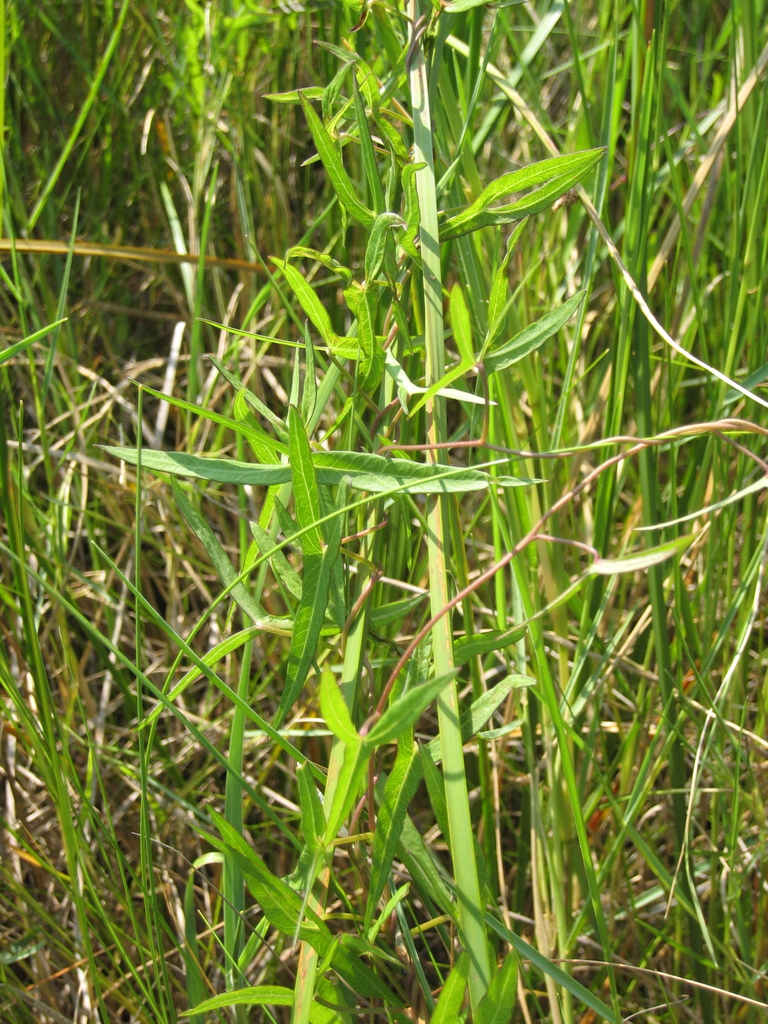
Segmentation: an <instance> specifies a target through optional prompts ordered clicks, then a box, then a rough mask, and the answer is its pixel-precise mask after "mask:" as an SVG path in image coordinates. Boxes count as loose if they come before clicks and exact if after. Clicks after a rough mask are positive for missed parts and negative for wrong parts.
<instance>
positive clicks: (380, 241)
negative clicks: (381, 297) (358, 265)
mask: <svg viewBox="0 0 768 1024" xmlns="http://www.w3.org/2000/svg"><path fill="white" fill-rule="evenodd" d="M402 226H403V219H402V217H400V215H399V214H397V213H380V214H379V215H378V217H377V218H376V220H375V221H374V224H373V227H372V228H371V233H370V235H369V236H368V245H367V247H366V250H365V286H366V288H370V286H371V284H372V283H373V281H375V279H376V277H377V275H378V273H379V271H380V270H381V264H382V261H383V259H384V249H385V246H386V244H387V237H388V234H389V232H390V231H392V230H393V228H397V227H402Z"/></svg>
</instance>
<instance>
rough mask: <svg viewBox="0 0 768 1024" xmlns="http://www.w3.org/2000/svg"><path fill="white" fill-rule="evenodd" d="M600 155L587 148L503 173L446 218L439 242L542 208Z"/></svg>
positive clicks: (598, 158)
mask: <svg viewBox="0 0 768 1024" xmlns="http://www.w3.org/2000/svg"><path fill="white" fill-rule="evenodd" d="M603 153H604V150H602V149H591V150H587V151H586V152H584V153H571V154H566V155H565V156H556V157H551V158H550V159H549V160H541V161H540V162H539V163H536V164H530V165H529V166H528V167H521V168H520V170H517V171H511V172H510V173H509V174H503V175H502V176H501V177H500V178H496V180H495V181H492V182H491V183H490V185H487V186H486V187H485V188H484V189H483V191H482V192H481V193H480V195H479V196H478V197H477V199H476V200H475V202H474V203H472V205H471V206H468V207H467V208H466V209H465V210H462V211H461V213H457V214H456V215H455V216H453V217H450V218H449V219H448V220H447V221H446V222H445V223H444V224H443V225H442V227H441V228H440V241H441V242H447V241H449V240H450V239H452V238H459V237H460V236H461V235H466V234H467V233H468V232H470V231H477V230H478V228H483V227H488V226H489V225H492V224H509V223H510V222H512V221H515V220H522V218H523V217H527V216H529V215H530V214H534V213H538V212H540V211H541V210H544V209H546V208H547V207H548V206H550V205H551V204H552V203H554V202H555V200H556V199H559V198H560V196H562V195H564V194H565V193H566V192H567V191H568V190H569V189H571V188H573V186H574V185H575V184H576V183H577V182H578V181H581V179H582V178H583V177H584V175H585V174H588V173H589V171H590V170H591V169H592V168H593V167H594V166H595V165H596V164H597V163H598V161H599V160H600V159H601V158H602V156H603ZM535 185H538V186H540V187H539V188H535V189H534V191H533V192H530V193H528V195H526V196H523V197H522V198H521V199H517V200H516V201H515V202H512V203H507V204H505V205H502V206H494V205H492V204H494V203H497V202H498V201H499V200H500V199H502V198H503V197H504V196H508V195H510V194H511V193H514V192H521V191H523V189H528V188H533V186H535Z"/></svg>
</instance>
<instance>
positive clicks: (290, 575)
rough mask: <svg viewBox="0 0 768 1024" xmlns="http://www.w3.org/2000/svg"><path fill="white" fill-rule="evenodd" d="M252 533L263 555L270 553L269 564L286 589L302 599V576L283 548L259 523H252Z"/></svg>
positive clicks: (298, 599) (297, 598)
mask: <svg viewBox="0 0 768 1024" xmlns="http://www.w3.org/2000/svg"><path fill="white" fill-rule="evenodd" d="M251 533H252V534H253V539H254V540H255V541H256V544H257V545H258V548H259V551H260V552H261V553H262V554H263V555H269V564H270V566H271V567H272V572H273V573H274V574H275V576H276V577H277V578H278V579H279V580H280V582H281V583H282V584H283V586H284V587H285V589H286V590H287V591H288V593H289V594H291V595H292V596H293V597H295V598H296V600H297V601H300V600H301V577H300V576H299V574H298V573H297V572H296V570H295V569H294V568H293V566H292V565H291V563H290V562H289V561H288V559H287V558H286V557H285V555H284V554H283V550H282V548H280V547H278V545H277V544H276V543H275V541H273V540H272V538H271V537H270V536H269V534H268V533H267V531H266V530H265V529H263V527H261V526H260V525H259V524H258V523H253V522H252V523H251Z"/></svg>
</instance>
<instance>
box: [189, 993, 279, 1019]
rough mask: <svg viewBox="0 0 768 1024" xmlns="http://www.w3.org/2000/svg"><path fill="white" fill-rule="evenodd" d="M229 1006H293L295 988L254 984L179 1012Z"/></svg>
mask: <svg viewBox="0 0 768 1024" xmlns="http://www.w3.org/2000/svg"><path fill="white" fill-rule="evenodd" d="M228 1006H293V990H292V989H290V988H285V986H283V985H252V986H250V987H249V988H238V989H236V990H235V991H233V992H222V993H221V994H220V995H218V996H212V997H211V998H210V999H205V1000H204V1001H203V1002H202V1003H198V1005H197V1006H195V1007H194V1008H193V1009H191V1010H186V1011H185V1012H183V1013H179V1016H180V1017H191V1016H192V1014H195V1013H213V1011H214V1010H223V1009H226V1007H228Z"/></svg>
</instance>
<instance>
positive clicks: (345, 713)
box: [320, 670, 360, 746]
mask: <svg viewBox="0 0 768 1024" xmlns="http://www.w3.org/2000/svg"><path fill="white" fill-rule="evenodd" d="M320 713H321V715H322V716H323V718H324V719H325V724H326V725H327V726H328V728H329V729H330V730H331V732H332V733H333V735H334V736H336V738H337V739H340V740H341V742H342V743H347V744H350V745H352V746H355V745H356V744H358V743H359V742H360V734H359V733H358V731H357V729H355V727H354V725H353V724H352V719H351V718H350V717H349V709H348V708H347V705H346V702H345V700H344V697H343V696H342V693H341V690H340V689H339V685H338V683H337V682H336V679H335V678H334V675H333V672H330V671H328V670H326V671H324V672H323V674H322V676H321V678H320Z"/></svg>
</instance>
